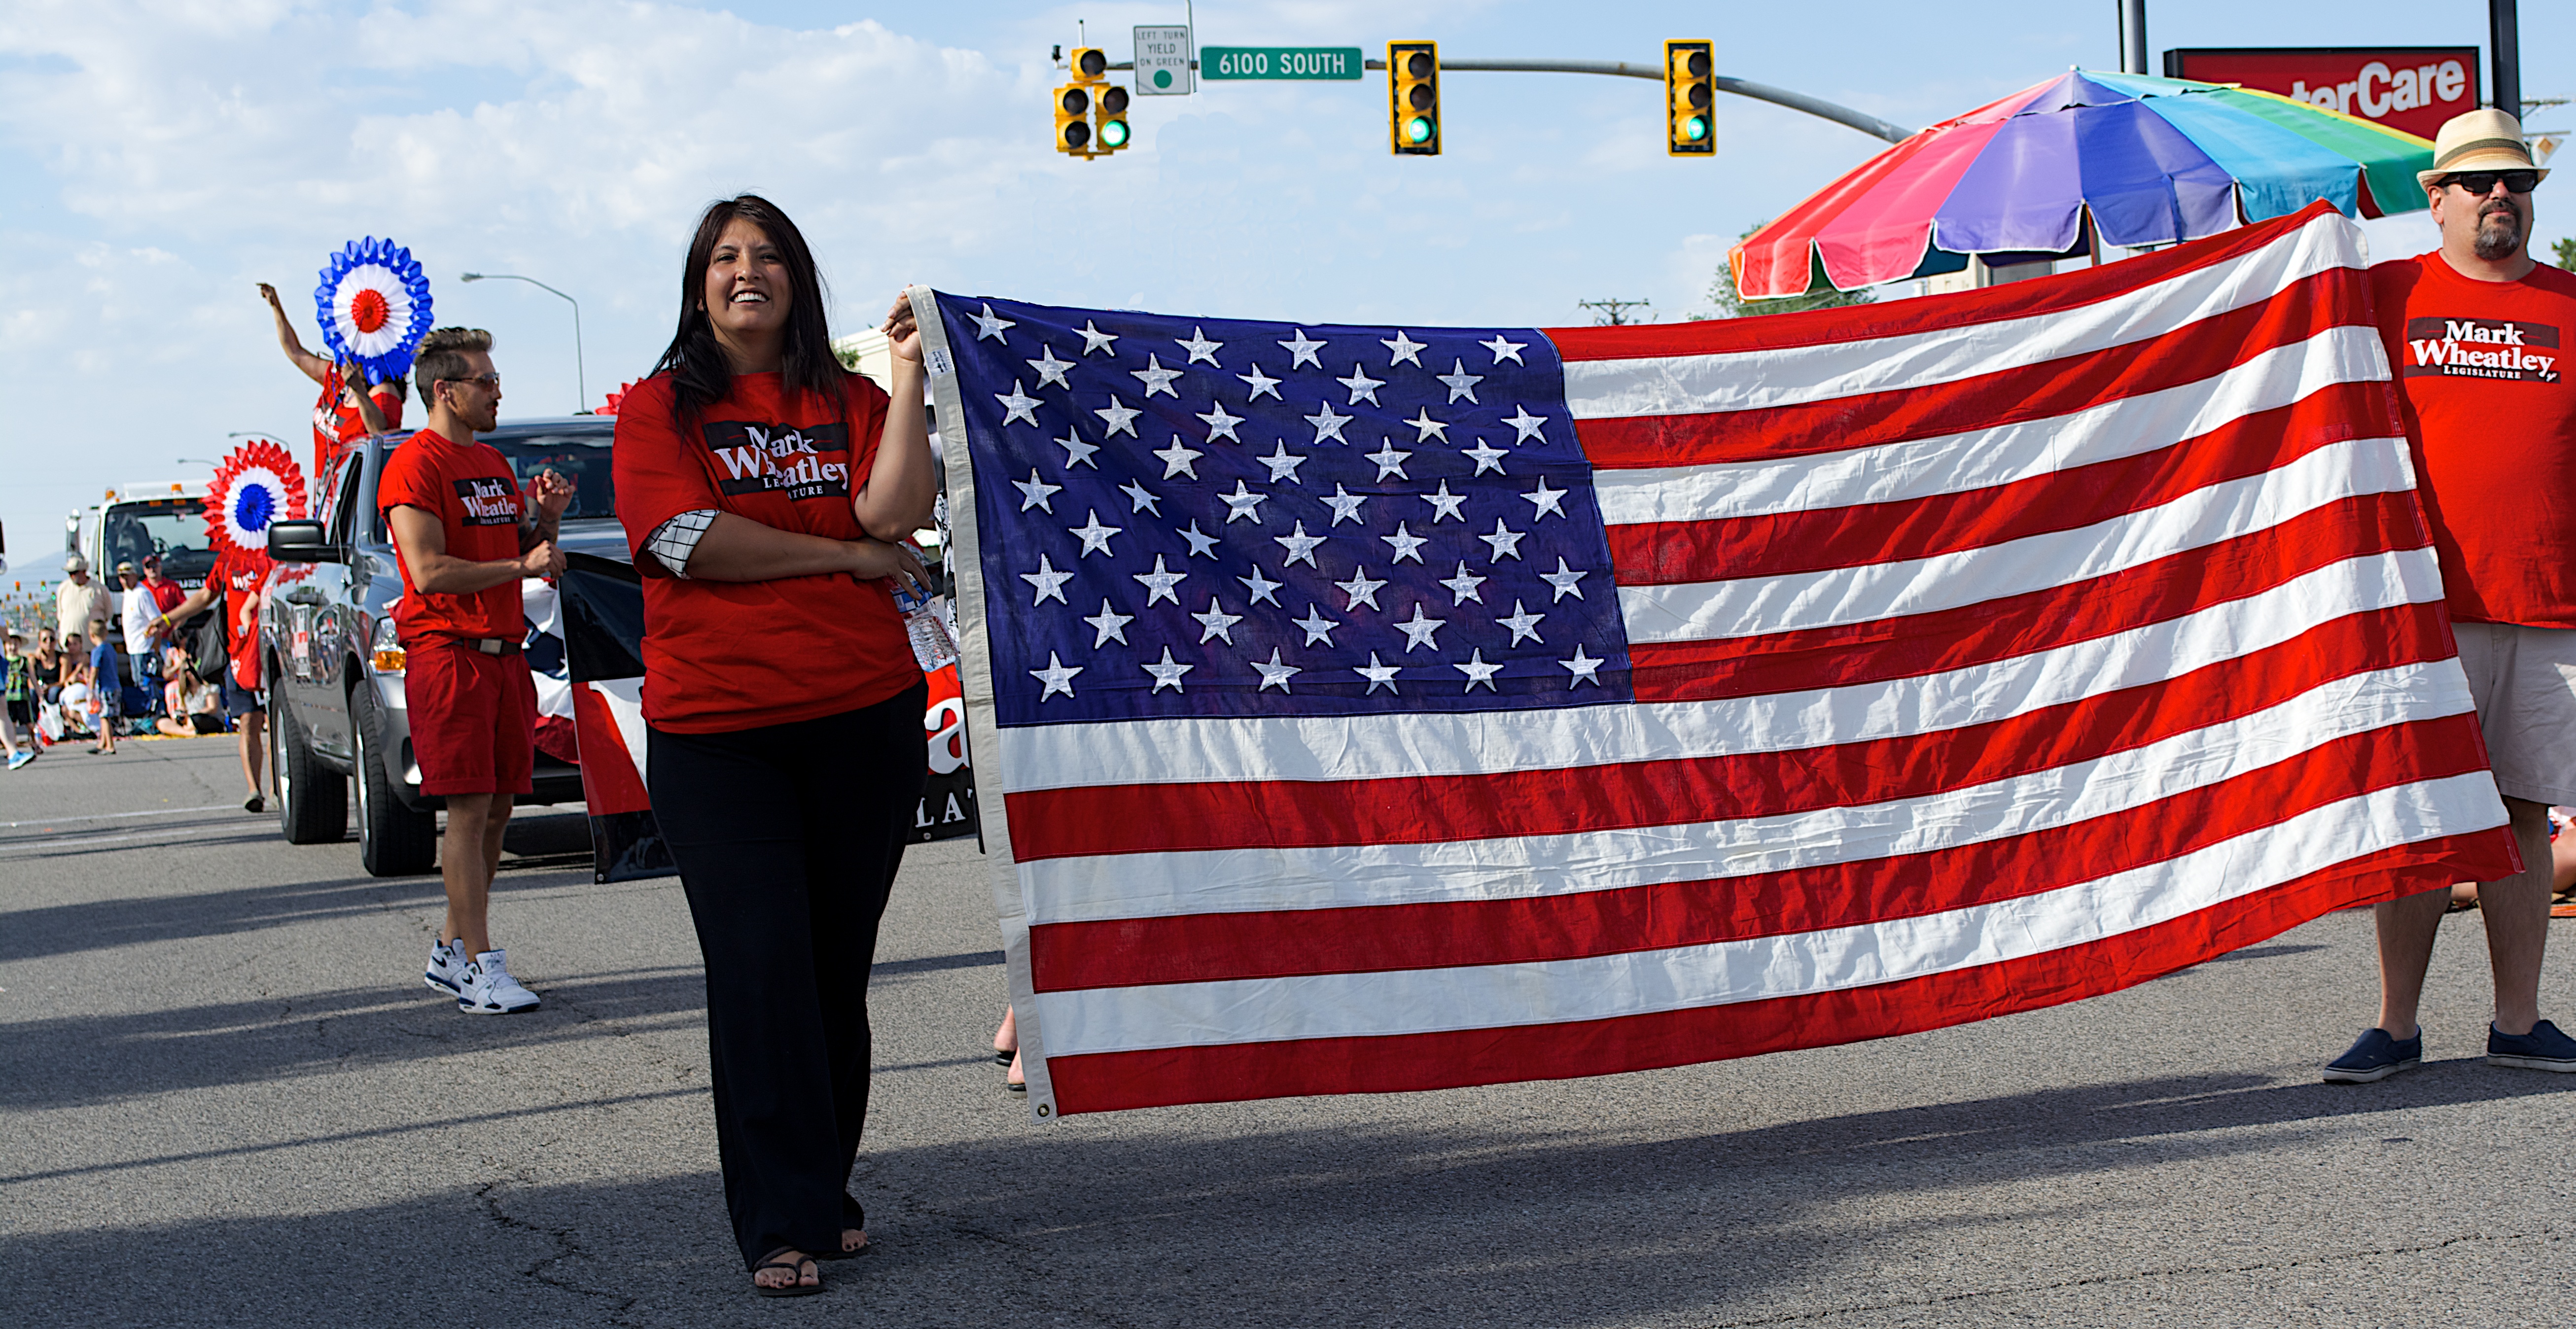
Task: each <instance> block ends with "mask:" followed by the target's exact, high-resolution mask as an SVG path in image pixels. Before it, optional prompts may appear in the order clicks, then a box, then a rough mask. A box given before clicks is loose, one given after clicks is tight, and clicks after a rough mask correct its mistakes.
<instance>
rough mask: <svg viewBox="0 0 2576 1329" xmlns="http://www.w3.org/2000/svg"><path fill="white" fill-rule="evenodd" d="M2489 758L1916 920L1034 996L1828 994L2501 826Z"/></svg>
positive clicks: (1187, 1035) (1604, 1003)
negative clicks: (1579, 952)
mask: <svg viewBox="0 0 2576 1329" xmlns="http://www.w3.org/2000/svg"><path fill="white" fill-rule="evenodd" d="M2501 822H2502V805H2501V804H2499V803H2498V802H2497V801H2496V793H2495V782H2494V780H2493V779H2492V778H2490V777H2489V776H2488V774H2487V773H2486V772H2484V771H2476V772H2471V773H2469V774H2466V775H2455V776H2451V777H2449V778H2447V779H2441V780H2427V781H2422V782H2419V783H2416V784H2409V785H2401V786H2398V787H2396V788H2393V789H2383V790H2378V791H2375V792H2372V793H2368V794H2364V795H2361V796H2360V797H2357V798H2352V799H2346V800H2343V801H2340V802H2336V803H2332V804H2329V805H2327V806H2324V807H2320V808H2315V809H2311V810H2309V811H2307V812H2303V813H2300V814H2299V815H2297V816H2295V817H2291V818H2289V819H2287V820H2285V821H2283V822H2280V823H2278V824H2276V825H2273V826H2268V827H2265V828H2264V829H2262V830H2259V831H2254V832H2250V833H2248V834H2246V835H2242V836H2238V837H2236V838H2234V839H2231V840H2227V841H2224V842H2221V843H2219V844H2215V845H2211V846H2209V847H2208V848H2205V849H2200V850H2196V851H2193V852H2191V853H2186V854H2182V855H2179V856H2177V857H2175V858H2171V859H2168V860H2165V861H2164V862H2161V863H2155V864H2150V865H2148V866H2146V867H2143V868H2137V869H2133V870H2131V871H2128V872H2121V873H2115V874H2112V875H2110V876H2105V877H2100V878H2096V879H2094V880H2092V881H2089V882H2084V883H2080V884H2078V885H2074V886H2067V887H2062V888H2060V889H2057V890H2053V891H2048V892H2044V893H2042V894H2039V895H2031V896H2023V897H2020V898H2016V899H2011V900H2001V901H1996V902H1994V903H1991V904H1982V905H1975V906H1971V907H1969V908H1965V909H1957V910H1950V911H1946V912H1943V913H1937V914H1929V915H1924V916H1919V917H1913V918H1892V919H1886V920H1882V921H1878V922H1873V923H1865V924H1859V925H1855V926H1851V927H1841V928H1828V929H1821V930H1818V931H1813V932H1797V933H1788V934H1785V935H1777V936H1768V937H1755V938H1749V939H1745V940H1741V941H1727V942H1719V943H1715V944H1711V945H1699V946H1681V947H1673V948H1669V949H1664V950H1651V951H1632V952H1626V953H1622V954H1617V955H1602V956H1587V957H1585V958H1582V959H1575V960H1552V961H1542V962H1537V963H1526V964H1498V965H1481V966H1474V967H1465V968H1450V969H1411V970H1394V971H1379V972H1371V973H1354V974H1320V975H1310V976H1298V977H1287V978H1267V979H1243V980H1229V981H1223V982H1211V983H1164V984H1148V985H1144V986H1138V987H1118V988H1091V989H1086V990H1082V991H1075V992H1049V993H1041V994H1039V995H1038V997H1037V1003H1038V1007H1039V1011H1040V1017H1041V1019H1042V1020H1043V1022H1044V1024H1045V1028H1046V1031H1047V1033H1046V1038H1047V1054H1048V1055H1049V1056H1056V1057H1062V1056H1079V1055H1082V1054H1085V1053H1098V1052H1124V1051H1131V1050H1139V1049H1147V1048H1167V1047H1208V1046H1214V1045H1219V1044H1226V1043H1255V1042H1271V1041H1275V1040H1280V1039H1292V1038H1368V1037H1380V1036H1386V1035H1393V1034H1414V1033H1424V1032H1431V1031H1439V1030H1452V1029H1492V1028H1506V1027H1510V1026H1514V1025H1532V1024H1558V1023H1564V1022H1568V1021H1575V1020H1602V1019H1612V1018H1616V1017H1619V1016H1628V1015H1644V1014H1650V1013H1653V1012H1657V1011H1672V1010H1685V1009H1689V1008H1692V1007H1699V1006H1715V1005H1724V1004H1731V1003H1735V1002H1745V1001H1759V1000H1763V999H1766V998H1773V997H1789V996H1800V995H1809V994H1814V993H1822V992H1833V991H1838V990H1843V989H1849V988H1857V987H1866V986H1870V985H1872V984H1878V983H1888V982H1894V981H1897V980H1900V979H1908V978H1917V977H1921V976H1924V975H1928V974H1938V973H1945V972H1948V971H1951V970H1957V969H1966V968H1970V967H1973V966H1977V965H1986V964H1994V963H1997V962H2000V961H2005V960H2013V959H2019V958H2023V957H2027V956H2034V955H2041V954H2045V953H2047V952H2049V951H2054V950H2062V949H2064V948H2066V947H2069V946H2076V945H2081V944H2083V943H2086V942H2092V941H2098V940H2101V939H2103V938H2106V937H2113V936H2118V935H2120V934H2122V933H2126V932H2133V931H2136V930H2138V929H2141V928H2145V927H2150V926H2153V925H2155V924H2158V923H2163V922H2167V921H2170V920H2172V919H2177V918H2181V917H2183V916H2184V915H2186V914H2190V913H2192V912H2194V911H2197V910H2201V909H2206V908H2208V907H2210V906H2212V905H2216V904H2221V903H2224V902H2226V901H2229V900H2233V899H2238V898H2240V897H2243V896H2247V895H2252V894H2255V893H2257V892H2259V891H2262V890H2265V889H2268V888H2270V887H2273V886H2277V885H2280V884H2282V883H2284V882H2289V881H2295V880H2297V879H2298V878H2300V877H2304V876H2306V875H2308V874H2310V873H2313V872H2315V871H2317V870H2319V869H2320V868H2324V867H2329V866H2331V865H2333V864H2336V863H2340V862H2344V861H2347V860H2350V859H2353V858H2357V857H2360V856H2361V855H2364V854H2368V853H2372V852H2375V851H2377V850H2381V849H2386V848H2392V847H2394V846H2397V845H2402V844H2408V843H2412V842H2414V841H2418V840H2424V839H2430V838H2432V837H2435V836H2439V835H2454V834H2460V833H2462V832H2464V831H2467V830H2470V829H2472V828H2484V827H2487V826H2493V825H2498V824H2501Z"/></svg>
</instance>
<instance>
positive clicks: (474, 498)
mask: <svg viewBox="0 0 2576 1329" xmlns="http://www.w3.org/2000/svg"><path fill="white" fill-rule="evenodd" d="M456 501H457V504H458V505H459V506H461V507H463V508H464V509H465V524H466V525H468V526H516V525H518V524H519V489H518V486H516V485H514V484H512V483H510V482H509V481H508V480H506V479H504V478H502V477H500V476H497V475H482V476H474V477H471V478H468V479H464V480H459V481H457V482H456Z"/></svg>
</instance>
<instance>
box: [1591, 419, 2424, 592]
mask: <svg viewBox="0 0 2576 1329" xmlns="http://www.w3.org/2000/svg"><path fill="white" fill-rule="evenodd" d="M2386 391H2387V387H2386V385H2385V384H2380V383H2338V384H2335V385H2334V386H2332V387H2328V388H2325V389H2322V390H2320V391H2318V392H2315V393H2311V394H2309V395H2308V396H2307V397H2306V398H2304V399H2302V400H2300V401H2298V402H2295V403H2293V404H2291V405H2288V406H2284V407H2280V408H2279V409H2276V410H2270V411H2263V412H2260V413H2258V414H2254V415H2245V416H2239V417H2237V418H2235V419H2233V420H2230V421H2228V422H2227V423H2226V424H2223V425H2221V426H2219V427H2218V428H2216V429H2213V430H2211V431H2210V432H2208V433H2206V434H2203V435H2200V436H2199V437H2197V438H2188V439H2184V440H2183V441H2181V442H2179V443H2174V444H2169V445H2167V446H2165V447H2162V448H2158V449H2157V450H2155V451H2153V452H2146V453H2140V454H2138V455H2136V456H2133V457H2121V458H2116V459H2114V460H2110V461H2102V462H2095V463H2093V464H2092V465H2089V466H2078V467H2073V468H2070V469H2068V470H2063V471H2052V472H2049V473H2047V474H2043V475H2034V476H2031V477H2030V478H2028V479H2024V480H2016V481H2013V482H2011V483H2009V484H2000V485H1993V486H1989V487H1987V488H1983V489H1971V490H1966V491H1963V492H1960V493H1954V494H1932V495H1927V496H1925V497H1921V498H1908V499H1901V500H1897V501H1894V502H1888V503H1858V504H1852V505H1850V506H1847V507H1834V508H1821V509H1813V510H1808V511H1801V512H1781V513H1773V514H1768V515H1763V516H1750V517H1728V518H1716V519H1710V520H1702V521H1667V522H1639V523H1635V524H1631V525H1624V526H1613V527H1611V528H1609V529H1610V562H1611V565H1612V566H1613V567H1614V568H1615V569H1617V574H1618V577H1619V584H1620V585H1622V586H1657V585H1668V584H1672V583H1676V582H1695V581H1734V580H1738V579H1742V578H1749V577H1780V576H1792V575H1796V574H1799V573H1807V572H1820V571H1824V570H1826V569H1831V568H1843V567H1856V566H1861V565H1865V564H1871V563H1895V562H1901V561H1904V560H1907V559H1916V558H1931V557H1934V556H1936V555H1940V554H1947V553H1955V552H1958V551H1961V550H1968V549H1982V548H1985V547H1986V546H1989V545H1998V544H2002V543H2004V542H2006V541H2009V540H2018V539H2023V538H2025V537H2028V536H2033V535H2044V534H2047V533H2050V532H2054V531H2071V530H2075V529H2077V528H2079V527H2084V526H2091V525H2093V524H2094V523H2096V522H2104V521H2109V520H2112V519H2113V518H2116V517H2123V516H2127V515H2129V514H2131V513H2137V512H2144V511H2147V510H2148V509H2150V508H2156V507H2161V506H2163V505H2165V504H2167V503H2171V502H2173V501H2174V500H2176V499H2178V498H2181V497H2183V496H2184V495H2186V494H2189V493H2191V492H2193V491H2194V490H2199V489H2206V488H2208V487H2209V486H2211V485H2216V484H2224V483H2226V482H2228V481H2231V480H2242V479H2247V478H2249V477H2252V476H2257V475H2261V474H2263V473H2264V472H2266V471H2269V470H2272V469H2273V468H2275V467H2279V466H2284V465H2287V464H2288V463H2290V462H2293V461H2296V460H2298V459H2299V458H2301V457H2304V456H2307V455H2308V454H2309V453H2311V452H2314V451H2316V450H2317V449H2319V448H2322V447H2328V446H2331V445H2333V444H2337V443H2344V442H2348V441H2351V440H2353V439H2359V438H2374V437H2383V435H2381V434H2379V433H2377V432H2376V430H2377V427H2378V426H2379V424H2380V423H2381V421H2380V419H2379V412H2378V411H2377V409H2376V407H2377V406H2378V404H2379V402H2380V400H2381V399H2382V397H2383V396H2384V395H2385V394H2386ZM2391 437H2393V436H2391Z"/></svg>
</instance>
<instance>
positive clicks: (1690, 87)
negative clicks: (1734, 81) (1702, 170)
mask: <svg viewBox="0 0 2576 1329" xmlns="http://www.w3.org/2000/svg"><path fill="white" fill-rule="evenodd" d="M1716 49H1717V47H1716V43H1714V42H1704V41H1668V42H1665V43H1664V151H1665V152H1666V153H1668V154H1670V155H1672V156H1675V157H1708V156H1714V155H1716V152H1717V144H1716V142H1715V139H1716V137H1717V135H1716V128H1717V126H1716V123H1715V121H1714V120H1713V119H1712V118H1711V106H1712V104H1713V103H1714V102H1715V101H1716V100H1717V66H1716V58H1715V52H1716Z"/></svg>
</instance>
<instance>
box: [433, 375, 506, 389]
mask: <svg viewBox="0 0 2576 1329" xmlns="http://www.w3.org/2000/svg"><path fill="white" fill-rule="evenodd" d="M438 381H439V382H441V383H480V384H482V385H483V386H485V387H487V388H490V389H492V390H493V391H494V392H499V391H500V390H501V376H500V375H499V374H497V373H493V374H474V375H470V376H468V377H465V378H442V379H440V380H438Z"/></svg>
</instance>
